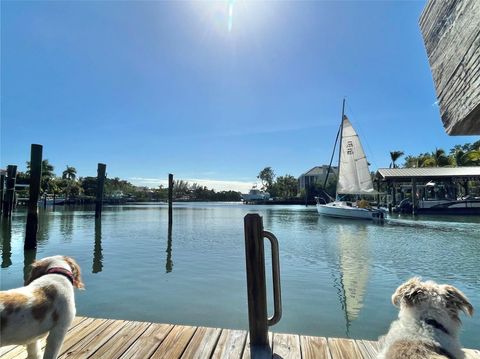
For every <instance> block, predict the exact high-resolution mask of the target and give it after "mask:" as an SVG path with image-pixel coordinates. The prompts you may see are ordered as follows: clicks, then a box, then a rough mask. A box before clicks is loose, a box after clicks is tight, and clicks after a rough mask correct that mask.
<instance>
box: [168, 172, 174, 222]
mask: <svg viewBox="0 0 480 359" xmlns="http://www.w3.org/2000/svg"><path fill="white" fill-rule="evenodd" d="M172 214H173V174H171V173H169V174H168V223H169V226H171V222H172Z"/></svg>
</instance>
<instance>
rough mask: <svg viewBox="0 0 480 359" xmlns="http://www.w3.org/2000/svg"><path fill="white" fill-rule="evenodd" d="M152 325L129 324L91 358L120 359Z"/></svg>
mask: <svg viewBox="0 0 480 359" xmlns="http://www.w3.org/2000/svg"><path fill="white" fill-rule="evenodd" d="M150 325H151V323H144V322H129V323H128V324H127V325H125V326H124V327H123V328H121V329H120V330H119V331H118V332H117V333H116V334H115V335H114V336H113V337H112V338H111V339H110V340H109V341H108V342H107V343H105V345H103V346H102V347H101V348H99V349H98V350H97V351H96V352H95V353H94V354H93V355H91V356H90V358H109V359H117V358H119V357H120V356H121V355H122V354H123V353H124V352H125V351H127V349H128V348H130V346H131V345H132V344H133V343H134V342H135V341H136V340H137V339H138V338H139V337H140V335H142V334H143V333H144V332H145V331H146V330H147V329H148V327H149V326H150Z"/></svg>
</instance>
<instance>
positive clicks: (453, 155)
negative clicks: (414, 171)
mask: <svg viewBox="0 0 480 359" xmlns="http://www.w3.org/2000/svg"><path fill="white" fill-rule="evenodd" d="M404 155H405V153H404V152H403V151H391V152H390V159H391V162H390V168H399V166H398V165H397V161H398V160H399V159H400V158H401V157H402V156H404ZM462 166H480V140H479V141H476V142H474V143H472V144H470V143H466V144H464V145H455V146H454V147H453V148H451V149H450V151H449V152H448V153H447V152H445V150H444V149H442V148H436V149H435V150H434V151H432V152H425V153H420V154H419V155H416V156H414V155H408V156H405V162H404V164H403V167H404V168H413V167H462Z"/></svg>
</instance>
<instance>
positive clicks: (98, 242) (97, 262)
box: [92, 219, 103, 274]
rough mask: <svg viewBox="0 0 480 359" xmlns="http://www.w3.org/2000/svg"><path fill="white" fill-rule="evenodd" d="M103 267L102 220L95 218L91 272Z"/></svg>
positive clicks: (99, 270) (96, 271) (98, 270)
mask: <svg viewBox="0 0 480 359" xmlns="http://www.w3.org/2000/svg"><path fill="white" fill-rule="evenodd" d="M102 268H103V254H102V221H101V220H100V219H95V246H94V247H93V265H92V273H94V274H95V273H99V272H101V271H102Z"/></svg>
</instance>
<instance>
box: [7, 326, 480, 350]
mask: <svg viewBox="0 0 480 359" xmlns="http://www.w3.org/2000/svg"><path fill="white" fill-rule="evenodd" d="M268 343H269V347H262V348H257V349H262V350H259V351H257V352H256V353H257V354H260V355H261V356H260V357H258V358H269V359H270V358H272V357H273V358H275V359H279V358H282V359H287V358H298V359H356V358H359V359H371V358H375V356H376V354H377V352H378V350H379V346H378V342H375V341H369V340H360V339H358V340H353V339H341V338H323V337H312V336H305V335H302V336H298V335H295V334H278V333H271V332H269V333H268ZM41 346H42V350H43V349H44V348H45V339H43V340H42V341H41ZM270 348H271V349H273V356H272V351H271V350H270ZM264 349H268V350H264ZM464 351H465V359H480V351H479V350H478V349H464ZM250 357H251V352H250V342H249V340H248V335H247V332H246V331H244V330H231V329H219V328H205V327H198V328H197V327H189V326H182V325H172V324H155V323H146V322H130V321H123V320H111V319H93V318H84V317H77V318H76V319H75V321H74V322H73V324H72V326H71V328H70V329H69V331H68V333H67V337H66V339H65V341H64V343H63V346H62V350H61V352H60V357H59V358H60V359H63V358H68V359H70V358H101V359H104V358H105V359H117V358H124V359H125V358H138V359H148V358H182V359H190V358H191V359H195V358H198V359H200V358H214V359H218V358H228V359H230V358H232V359H240V358H243V359H250ZM0 358H1V359H26V358H27V352H26V350H25V347H24V346H10V347H4V348H1V349H0Z"/></svg>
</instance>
